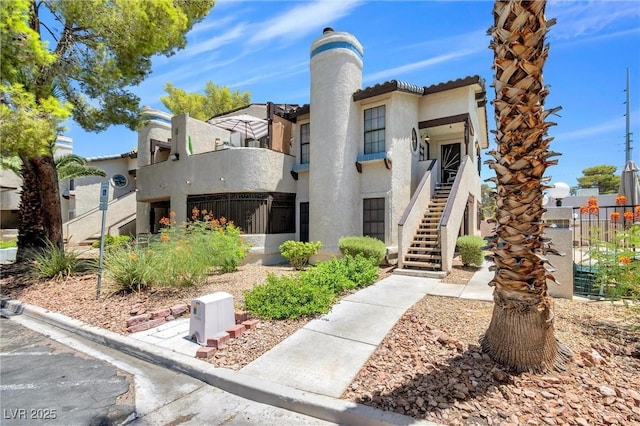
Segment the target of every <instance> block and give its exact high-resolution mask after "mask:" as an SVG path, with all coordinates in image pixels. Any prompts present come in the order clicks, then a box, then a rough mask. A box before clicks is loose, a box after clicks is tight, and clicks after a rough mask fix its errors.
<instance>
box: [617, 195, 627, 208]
mask: <svg viewBox="0 0 640 426" xmlns="http://www.w3.org/2000/svg"><path fill="white" fill-rule="evenodd" d="M616 204H617V205H619V206H624V205H625V204H627V197H626V196H624V195H618V196H617V197H616Z"/></svg>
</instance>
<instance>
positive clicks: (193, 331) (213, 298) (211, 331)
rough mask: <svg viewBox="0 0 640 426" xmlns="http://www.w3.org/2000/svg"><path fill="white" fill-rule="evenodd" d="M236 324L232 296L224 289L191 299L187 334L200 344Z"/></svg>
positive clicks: (205, 342) (204, 343)
mask: <svg viewBox="0 0 640 426" xmlns="http://www.w3.org/2000/svg"><path fill="white" fill-rule="evenodd" d="M235 324H236V316H235V310H234V307H233V296H232V295H230V294H229V293H226V292H224V291H218V292H216V293H213V294H208V295H206V296H202V297H200V298H198V299H193V300H192V301H191V314H190V322H189V336H191V339H192V340H194V341H196V342H197V343H199V344H201V345H206V344H207V339H211V338H213V337H216V336H219V335H220V334H222V333H224V332H225V331H226V330H227V329H228V328H229V327H232V326H234V325H235Z"/></svg>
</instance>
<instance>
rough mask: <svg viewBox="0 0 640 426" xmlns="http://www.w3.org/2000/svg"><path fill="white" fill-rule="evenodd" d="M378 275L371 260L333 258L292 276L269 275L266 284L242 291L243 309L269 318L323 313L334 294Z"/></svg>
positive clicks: (373, 279) (359, 285) (371, 279)
mask: <svg viewBox="0 0 640 426" xmlns="http://www.w3.org/2000/svg"><path fill="white" fill-rule="evenodd" d="M377 277H378V267H377V265H375V264H374V263H373V261H371V260H370V259H367V258H365V257H363V256H356V257H355V258H353V257H351V256H345V257H344V258H342V259H336V258H334V259H332V260H329V261H326V262H321V263H319V264H318V265H317V266H315V267H313V268H310V269H308V270H306V271H304V272H298V273H296V274H295V275H293V276H283V277H276V276H275V275H273V274H270V275H269V276H268V278H267V283H266V284H263V285H259V286H256V287H254V288H253V289H252V290H250V291H248V292H245V308H246V309H247V310H248V311H250V312H251V313H252V314H254V315H256V316H258V317H261V318H268V319H284V318H297V317H299V316H302V315H313V314H319V313H324V312H327V311H328V310H329V307H330V306H331V304H332V303H333V301H334V300H335V297H336V296H337V295H339V294H341V293H343V292H344V291H346V290H350V289H353V288H356V287H362V286H365V285H368V284H371V283H372V282H374V281H375V280H376V278H377Z"/></svg>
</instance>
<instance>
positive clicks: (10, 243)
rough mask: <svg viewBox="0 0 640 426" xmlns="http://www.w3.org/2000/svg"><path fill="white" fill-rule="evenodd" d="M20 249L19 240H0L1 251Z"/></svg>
mask: <svg viewBox="0 0 640 426" xmlns="http://www.w3.org/2000/svg"><path fill="white" fill-rule="evenodd" d="M12 247H18V239H17V238H12V239H10V240H0V249H5V248H12Z"/></svg>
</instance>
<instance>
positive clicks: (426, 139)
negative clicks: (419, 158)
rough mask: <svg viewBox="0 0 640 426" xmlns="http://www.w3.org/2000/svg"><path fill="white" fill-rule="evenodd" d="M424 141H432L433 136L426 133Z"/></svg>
mask: <svg viewBox="0 0 640 426" xmlns="http://www.w3.org/2000/svg"><path fill="white" fill-rule="evenodd" d="M424 141H425V142H427V143H429V142H430V141H431V138H430V137H429V135H424Z"/></svg>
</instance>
